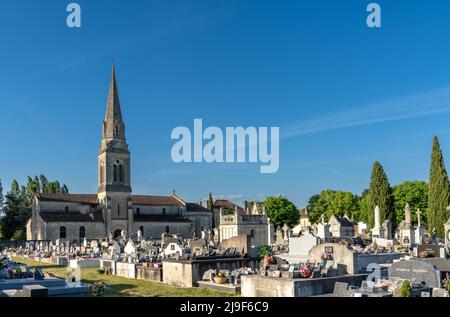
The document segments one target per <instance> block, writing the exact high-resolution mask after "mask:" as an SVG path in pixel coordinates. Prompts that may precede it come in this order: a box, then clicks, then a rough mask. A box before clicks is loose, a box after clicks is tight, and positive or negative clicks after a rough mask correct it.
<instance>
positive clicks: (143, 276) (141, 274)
mask: <svg viewBox="0 0 450 317" xmlns="http://www.w3.org/2000/svg"><path fill="white" fill-rule="evenodd" d="M136 278H137V279H139V280H148V281H154V282H162V281H163V273H162V268H159V269H158V268H154V267H150V266H140V265H138V266H136Z"/></svg>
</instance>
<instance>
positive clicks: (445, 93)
mask: <svg viewBox="0 0 450 317" xmlns="http://www.w3.org/2000/svg"><path fill="white" fill-rule="evenodd" d="M444 113H450V87H447V88H443V89H439V90H432V91H429V92H425V93H420V94H414V95H410V96H406V97H402V98H397V99H393V100H387V101H384V102H380V103H375V104H369V105H366V106H362V107H359V108H356V109H351V110H347V111H341V112H335V113H331V114H327V115H324V116H322V117H319V118H316V119H313V120H305V121H303V122H299V123H296V124H293V125H290V126H286V127H284V128H283V129H282V130H283V131H282V132H281V137H282V138H292V137H296V136H300V135H305V134H312V133H317V132H322V131H328V130H336V129H342V128H349V127H355V126H362V125H368V124H374V123H382V122H388V121H396V120H405V119H412V118H419V117H424V116H431V115H437V114H444Z"/></svg>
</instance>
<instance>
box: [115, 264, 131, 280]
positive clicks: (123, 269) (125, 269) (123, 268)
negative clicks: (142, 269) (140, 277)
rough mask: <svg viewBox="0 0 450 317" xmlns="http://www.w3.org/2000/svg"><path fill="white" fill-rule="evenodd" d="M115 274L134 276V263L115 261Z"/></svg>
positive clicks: (127, 276)
mask: <svg viewBox="0 0 450 317" xmlns="http://www.w3.org/2000/svg"><path fill="white" fill-rule="evenodd" d="M116 275H117V276H121V277H126V278H136V264H135V263H125V262H116Z"/></svg>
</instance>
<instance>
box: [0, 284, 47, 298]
mask: <svg viewBox="0 0 450 317" xmlns="http://www.w3.org/2000/svg"><path fill="white" fill-rule="evenodd" d="M3 294H4V295H6V296H7V297H47V296H48V288H47V287H44V286H41V285H26V286H24V287H23V289H22V290H5V291H3Z"/></svg>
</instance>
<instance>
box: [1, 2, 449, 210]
mask: <svg viewBox="0 0 450 317" xmlns="http://www.w3.org/2000/svg"><path fill="white" fill-rule="evenodd" d="M68 3H69V1H62V0H54V1H51V0H46V1H44V0H43V1H39V2H38V1H32V0H29V1H20V0H19V1H16V0H15V1H6V0H0V8H1V10H0V39H1V41H2V46H1V50H0V111H1V112H0V113H1V115H0V135H1V136H2V146H1V147H0V148H1V152H0V166H1V168H0V178H1V179H2V182H3V185H4V187H6V188H8V187H9V183H10V182H11V180H12V179H13V178H17V179H18V180H19V181H20V182H22V183H23V182H24V181H25V177H26V176H27V175H35V174H41V173H42V174H45V175H46V176H47V177H49V178H51V179H55V178H57V179H59V180H61V181H62V182H64V183H66V184H67V185H68V186H69V189H70V190H71V192H76V193H95V192H96V185H97V171H96V169H97V153H98V149H99V145H100V137H101V122H102V120H103V117H104V113H105V108H106V98H107V93H108V84H109V79H110V71H111V60H112V57H113V56H114V58H115V64H116V69H117V80H118V85H119V92H120V97H121V103H122V112H123V116H124V120H125V123H126V128H127V131H126V132H127V139H128V143H129V145H130V150H131V151H132V185H133V191H134V193H136V194H170V193H171V191H172V189H174V188H175V189H176V190H177V193H178V194H179V195H180V196H182V197H184V198H185V199H188V200H191V201H199V200H200V199H201V198H204V197H206V196H207V194H208V192H210V191H211V192H213V194H214V195H216V196H220V197H227V198H232V199H234V200H236V201H238V202H239V201H242V200H252V199H263V198H264V197H265V196H269V195H277V194H283V195H286V196H287V197H288V198H290V199H291V200H292V201H294V202H295V203H296V204H297V205H298V207H302V206H304V205H305V204H306V202H307V200H308V198H309V197H310V196H311V195H313V194H315V193H318V192H320V191H321V190H324V189H329V188H331V189H339V190H348V191H353V192H355V193H360V192H361V191H362V190H363V189H364V188H366V187H367V186H368V183H369V177H370V171H371V166H372V164H373V162H374V161H375V160H379V161H381V163H382V164H383V166H384V167H385V170H386V172H387V173H388V176H389V179H390V181H391V183H392V184H398V183H401V182H403V181H406V180H427V178H428V169H429V156H430V151H431V144H432V138H433V136H434V135H435V134H436V135H438V136H439V138H440V142H441V146H442V148H443V152H444V156H445V157H446V158H447V160H448V157H449V156H448V155H450V125H449V123H450V41H449V38H450V20H449V19H448V16H449V14H450V4H449V3H448V1H445V0H442V1H437V0H433V1H420V0H408V1H400V0H398V1H378V3H379V4H380V5H381V7H382V28H381V29H369V28H368V27H367V26H366V24H365V19H366V16H367V13H366V10H365V8H366V5H367V4H368V3H369V1H359V0H349V1H343V0H340V1H338V0H330V1H317V0H316V1H282V2H281V1H274V0H259V1H256V0H255V1H253V0H226V1H225V0H223V1H218V0H217V1H216V0H208V1H206V0H205V1H203V0H196V1H186V0H173V1H163V0H161V1H133V2H131V3H130V1H106V0H96V1H87V0H84V1H81V0H80V1H78V3H79V4H80V5H81V8H82V28H81V29H69V28H68V27H67V26H66V24H65V21H66V17H67V13H66V11H65V8H66V5H67V4H68ZM194 118H202V119H203V123H204V125H206V126H219V127H222V128H224V127H227V126H244V127H246V126H257V127H258V126H269V127H270V126H279V127H280V135H281V143H280V170H279V171H278V173H276V174H260V173H259V164H256V165H255V164H213V165H211V164H206V163H203V164H198V163H196V164H175V163H174V162H172V160H171V156H170V150H171V147H172V145H173V144H174V141H172V140H171V139H170V134H171V131H172V129H173V128H175V127H177V126H188V127H192V125H193V120H194Z"/></svg>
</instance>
